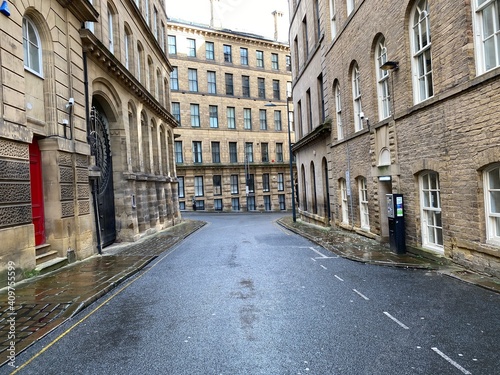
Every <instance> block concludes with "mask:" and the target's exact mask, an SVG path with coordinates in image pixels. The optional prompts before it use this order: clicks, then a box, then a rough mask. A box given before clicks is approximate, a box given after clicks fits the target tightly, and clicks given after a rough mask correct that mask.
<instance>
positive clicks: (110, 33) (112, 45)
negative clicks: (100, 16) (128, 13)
mask: <svg viewBox="0 0 500 375" xmlns="http://www.w3.org/2000/svg"><path fill="white" fill-rule="evenodd" d="M113 18H114V17H113V12H112V10H111V9H109V7H108V49H109V52H111V53H112V54H114V53H115V43H114V35H113Z"/></svg>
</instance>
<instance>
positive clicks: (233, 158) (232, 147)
mask: <svg viewBox="0 0 500 375" xmlns="http://www.w3.org/2000/svg"><path fill="white" fill-rule="evenodd" d="M229 162H230V163H237V162H238V144H237V143H236V142H229Z"/></svg>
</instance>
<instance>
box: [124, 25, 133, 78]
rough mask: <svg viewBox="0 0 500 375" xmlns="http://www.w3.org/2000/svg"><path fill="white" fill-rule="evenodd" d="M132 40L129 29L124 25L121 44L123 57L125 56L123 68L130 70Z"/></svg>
mask: <svg viewBox="0 0 500 375" xmlns="http://www.w3.org/2000/svg"><path fill="white" fill-rule="evenodd" d="M132 43H133V41H132V32H131V31H130V29H129V28H128V27H127V26H125V36H124V38H123V46H124V52H125V53H124V55H125V56H124V57H125V68H127V69H128V70H130V69H131V68H132V64H133V57H132V51H133V48H134V47H133V44H132Z"/></svg>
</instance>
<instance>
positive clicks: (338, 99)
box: [335, 82, 344, 140]
mask: <svg viewBox="0 0 500 375" xmlns="http://www.w3.org/2000/svg"><path fill="white" fill-rule="evenodd" d="M335 112H336V119H337V139H338V140H341V139H344V126H343V124H342V94H341V92H340V85H339V83H338V82H337V83H336V84H335Z"/></svg>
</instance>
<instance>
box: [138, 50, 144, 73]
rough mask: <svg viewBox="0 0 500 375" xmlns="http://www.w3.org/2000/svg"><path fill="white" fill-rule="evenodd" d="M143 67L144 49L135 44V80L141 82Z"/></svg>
mask: <svg viewBox="0 0 500 375" xmlns="http://www.w3.org/2000/svg"><path fill="white" fill-rule="evenodd" d="M143 66H144V49H143V48H142V46H141V45H140V44H139V43H137V80H138V81H139V82H142V69H143Z"/></svg>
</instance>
